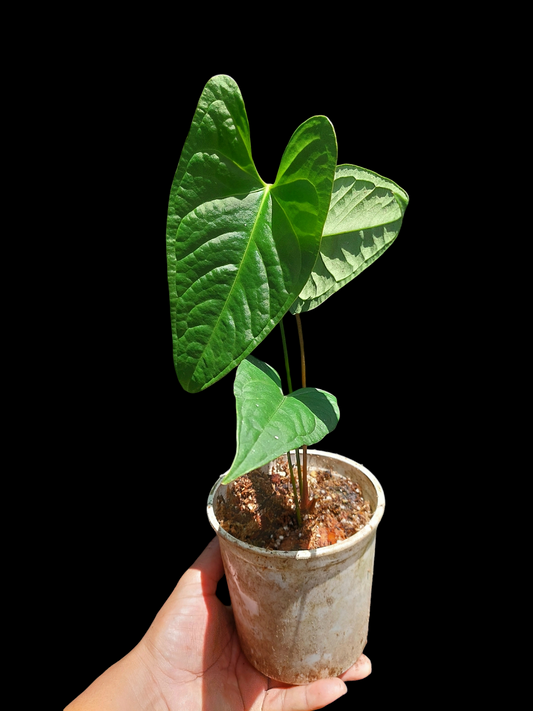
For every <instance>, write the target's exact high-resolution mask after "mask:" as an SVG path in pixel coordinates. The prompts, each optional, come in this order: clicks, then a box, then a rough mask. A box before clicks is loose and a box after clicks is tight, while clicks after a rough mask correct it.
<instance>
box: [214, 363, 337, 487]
mask: <svg viewBox="0 0 533 711" xmlns="http://www.w3.org/2000/svg"><path fill="white" fill-rule="evenodd" d="M234 393H235V400H236V405H237V453H236V455H235V459H234V461H233V464H232V465H231V469H230V470H229V472H228V473H227V474H226V476H225V477H224V480H223V483H224V484H228V483H229V482H231V481H233V480H234V479H237V477H239V476H242V475H243V474H246V473H248V472H250V471H252V470H253V469H255V468H256V467H260V466H262V465H263V464H267V462H270V461H271V460H272V459H275V458H276V457H279V455H280V454H283V453H284V452H288V451H289V450H291V449H296V448H297V447H301V446H302V445H304V444H306V445H311V444H316V443H317V442H319V441H320V440H321V439H322V438H323V437H325V436H326V435H327V434H328V433H329V432H332V431H333V430H334V429H335V427H336V426H337V423H338V421H339V408H338V406H337V399H336V398H335V396H334V395H331V394H330V393H327V392H325V391H324V390H318V389H317V388H301V389H300V390H295V391H294V392H293V393H291V394H290V395H286V396H284V395H283V392H282V389H281V381H280V377H279V375H278V374H277V373H276V371H275V370H274V369H273V368H271V367H270V366H269V365H267V364H266V363H263V362H262V361H260V360H258V359H257V358H255V357H254V356H248V358H246V360H243V361H242V363H241V364H240V365H239V367H238V368H237V373H236V376H235V385H234Z"/></svg>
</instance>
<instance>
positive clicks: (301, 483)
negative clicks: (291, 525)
mask: <svg viewBox="0 0 533 711" xmlns="http://www.w3.org/2000/svg"><path fill="white" fill-rule="evenodd" d="M279 327H280V330H281V341H282V343H283V356H284V358H285V372H286V374H287V387H288V389H289V393H292V379H291V369H290V367H289V352H288V350H287V341H286V339H285V328H284V326H283V319H281V321H280V322H279ZM287 461H288V462H289V469H290V472H291V483H292V490H293V492H294V504H295V507H296V518H297V520H298V525H299V526H301V525H302V515H301V512H300V503H299V500H298V492H297V490H296V481H295V479H294V471H293V468H292V459H291V453H290V452H287ZM296 465H297V467H298V485H299V489H300V497H301V496H302V491H303V479H302V467H301V464H300V452H299V451H298V450H296Z"/></svg>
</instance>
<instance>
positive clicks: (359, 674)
mask: <svg viewBox="0 0 533 711" xmlns="http://www.w3.org/2000/svg"><path fill="white" fill-rule="evenodd" d="M371 673H372V663H371V661H370V659H369V658H368V657H367V656H366V654H361V656H360V657H359V659H358V660H357V661H356V662H355V664H352V666H351V667H350V668H349V669H348V670H347V671H345V672H344V674H341V675H340V677H339V679H343V680H344V681H358V680H359V679H364V678H365V677H367V676H368V675H369V674H371Z"/></svg>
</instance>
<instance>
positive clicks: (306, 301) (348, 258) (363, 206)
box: [291, 165, 409, 313]
mask: <svg viewBox="0 0 533 711" xmlns="http://www.w3.org/2000/svg"><path fill="white" fill-rule="evenodd" d="M408 201H409V198H408V196H407V193H406V192H405V191H404V190H402V189H401V188H400V187H399V186H398V185H396V184H395V183H393V182H392V181H391V180H388V179H387V178H382V177H381V176H380V175H377V173H373V172H371V171H370V170H365V169H364V168H359V167H358V166H355V165H340V166H337V169H336V171H335V180H334V183H333V191H332V195H331V204H330V208H329V212H328V216H327V219H326V223H325V225H324V233H323V236H322V244H321V246H320V254H319V256H318V259H317V261H316V264H315V266H314V269H313V272H312V274H311V276H310V277H309V280H308V282H307V284H306V285H305V287H304V288H303V289H302V292H301V293H300V295H299V297H298V299H297V300H296V301H295V303H294V304H293V305H292V306H291V312H292V313H299V312H301V311H310V310H311V309H314V308H316V307H317V306H318V305H319V304H321V303H322V302H323V301H325V300H326V299H327V298H329V297H330V296H331V295H332V294H334V293H335V292H336V291H338V290H339V289H341V288H342V287H343V286H345V285H346V284H348V283H349V282H350V281H351V280H352V279H354V278H355V277H356V276H357V275H358V274H360V273H361V272H362V271H364V270H365V269H366V268H367V267H368V266H370V265H371V264H372V262H374V261H375V260H376V259H377V258H378V257H380V256H381V255H382V254H383V252H384V251H385V250H386V249H387V248H388V247H390V245H391V244H392V243H393V242H394V240H395V239H396V237H397V236H398V232H399V231H400V227H401V224H402V220H403V215H404V213H405V210H406V207H407V203H408Z"/></svg>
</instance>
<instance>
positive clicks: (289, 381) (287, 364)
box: [279, 319, 292, 393]
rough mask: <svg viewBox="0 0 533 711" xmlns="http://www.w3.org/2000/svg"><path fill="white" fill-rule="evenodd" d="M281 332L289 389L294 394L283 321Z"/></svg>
mask: <svg viewBox="0 0 533 711" xmlns="http://www.w3.org/2000/svg"><path fill="white" fill-rule="evenodd" d="M279 327H280V330H281V341H282V343H283V356H284V358H285V372H286V373H287V387H288V388H289V393H292V382H291V369H290V368H289V353H288V351H287V341H286V340H285V328H284V327H283V319H281V321H280V322H279Z"/></svg>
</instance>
